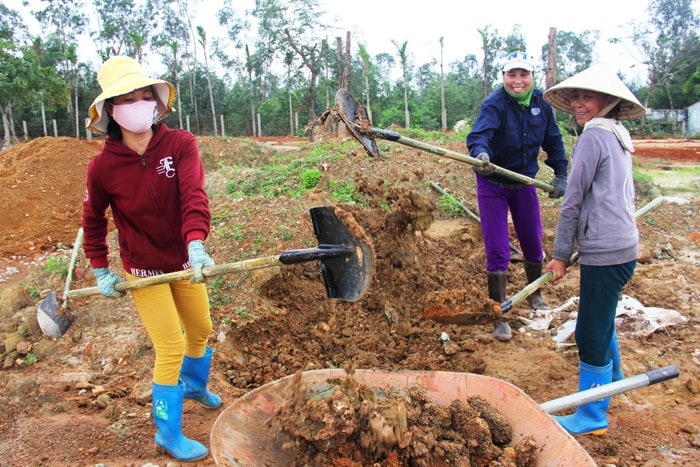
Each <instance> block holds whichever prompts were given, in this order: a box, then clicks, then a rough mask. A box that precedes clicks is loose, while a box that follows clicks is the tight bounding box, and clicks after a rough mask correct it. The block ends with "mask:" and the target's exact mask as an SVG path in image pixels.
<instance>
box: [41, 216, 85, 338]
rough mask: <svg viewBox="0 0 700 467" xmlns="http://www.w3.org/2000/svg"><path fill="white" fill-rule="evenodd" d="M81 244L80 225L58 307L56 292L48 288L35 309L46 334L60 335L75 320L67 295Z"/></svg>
mask: <svg viewBox="0 0 700 467" xmlns="http://www.w3.org/2000/svg"><path fill="white" fill-rule="evenodd" d="M82 244H83V228H82V227H81V228H79V229H78V235H76V237H75V242H74V243H73V252H72V253H71V257H70V262H69V263H68V273H67V275H66V286H65V288H64V289H63V296H62V297H61V300H62V301H63V302H62V304H61V306H60V308H59V305H58V296H57V295H56V292H54V291H53V290H49V293H48V294H47V295H46V297H44V300H42V302H41V303H40V304H39V307H38V308H37V310H36V319H37V322H38V323H39V328H40V329H41V331H42V332H43V333H44V334H46V335H47V336H50V337H60V336H61V335H63V333H64V332H65V330H66V329H68V328H69V327H70V326H71V324H73V321H75V315H73V314H72V313H70V310H69V309H68V295H69V293H70V285H71V282H72V281H73V268H74V267H75V261H76V259H77V258H78V252H79V251H80V248H81V246H82Z"/></svg>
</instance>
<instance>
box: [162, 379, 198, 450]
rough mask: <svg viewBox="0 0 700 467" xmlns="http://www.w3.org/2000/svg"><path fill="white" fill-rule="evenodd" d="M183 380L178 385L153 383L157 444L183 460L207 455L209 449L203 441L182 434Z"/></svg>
mask: <svg viewBox="0 0 700 467" xmlns="http://www.w3.org/2000/svg"><path fill="white" fill-rule="evenodd" d="M183 391H184V388H183V385H182V382H180V384H178V385H177V386H165V385H162V384H156V383H153V420H154V421H155V423H156V427H157V428H158V431H156V438H155V442H156V446H157V447H158V448H160V449H162V450H164V451H165V452H167V453H168V454H170V455H171V456H173V457H174V458H175V459H177V460H179V461H183V462H189V461H196V460H199V459H201V458H203V457H205V456H206V455H207V454H208V453H209V450H208V449H207V448H206V446H204V445H203V444H202V443H200V442H198V441H195V440H192V439H189V438H187V437H186V436H185V435H183V434H182V402H183V400H184V398H183V394H184V392H183Z"/></svg>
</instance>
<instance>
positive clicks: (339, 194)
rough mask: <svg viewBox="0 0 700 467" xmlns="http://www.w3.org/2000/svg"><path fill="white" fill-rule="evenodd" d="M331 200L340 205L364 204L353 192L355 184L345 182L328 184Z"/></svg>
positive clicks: (362, 198) (332, 181)
mask: <svg viewBox="0 0 700 467" xmlns="http://www.w3.org/2000/svg"><path fill="white" fill-rule="evenodd" d="M329 185H330V189H331V198H332V199H334V200H335V201H338V202H341V203H353V204H354V203H358V204H366V202H365V199H364V197H363V196H362V195H361V194H360V193H357V192H356V191H355V184H354V183H352V182H351V181H346V180H331V181H330V182H329Z"/></svg>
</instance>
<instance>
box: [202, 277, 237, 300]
mask: <svg viewBox="0 0 700 467" xmlns="http://www.w3.org/2000/svg"><path fill="white" fill-rule="evenodd" d="M207 285H208V287H209V290H210V293H209V303H210V304H211V306H212V307H218V306H223V305H230V304H231V303H233V297H232V296H231V295H229V294H227V291H228V290H229V289H230V288H231V286H230V285H229V284H228V282H227V281H226V276H216V277H212V278H211V279H210V280H209V281H208V282H207Z"/></svg>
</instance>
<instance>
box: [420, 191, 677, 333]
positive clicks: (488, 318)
mask: <svg viewBox="0 0 700 467" xmlns="http://www.w3.org/2000/svg"><path fill="white" fill-rule="evenodd" d="M662 201H664V197H663V196H660V197H658V198H655V199H653V200H652V201H650V202H649V203H647V204H646V205H645V206H643V207H642V208H640V209H638V210H637V212H636V213H635V214H634V217H635V218H639V217H640V216H643V215H645V214H646V213H648V212H649V211H651V210H652V209H654V208H656V207H657V206H658V205H659V204H661V202H662ZM578 257H579V253H578V251H575V252H574V253H573V254H572V255H571V257H570V258H569V261H568V264H567V265H571V264H574V263H575V262H576V261H577V260H578ZM553 276H554V274H553V273H552V271H548V272H546V273H544V274H542V275H541V276H540V277H538V278H537V279H535V280H534V281H532V282H530V283H529V284H527V285H526V286H525V287H523V288H522V289H521V290H520V291H519V292H518V293H516V294H515V295H513V296H512V297H511V298H509V299H507V300H505V301H504V302H502V303H501V307H500V312H499V313H487V312H483V311H473V310H468V311H467V312H464V313H454V314H440V315H435V316H433V315H428V316H426V317H428V318H430V319H432V320H434V321H437V322H439V323H444V324H462V325H470V324H484V323H488V322H493V321H496V320H499V319H502V318H503V317H504V315H505V314H506V313H507V312H508V311H510V310H511V309H512V308H513V307H514V306H515V305H516V304H518V303H520V302H521V301H522V300H523V299H525V298H527V297H528V296H529V295H530V294H531V293H532V292H534V291H535V290H537V289H539V288H540V287H542V286H543V285H544V284H546V283H547V282H549V281H550V280H552V277H553Z"/></svg>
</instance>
